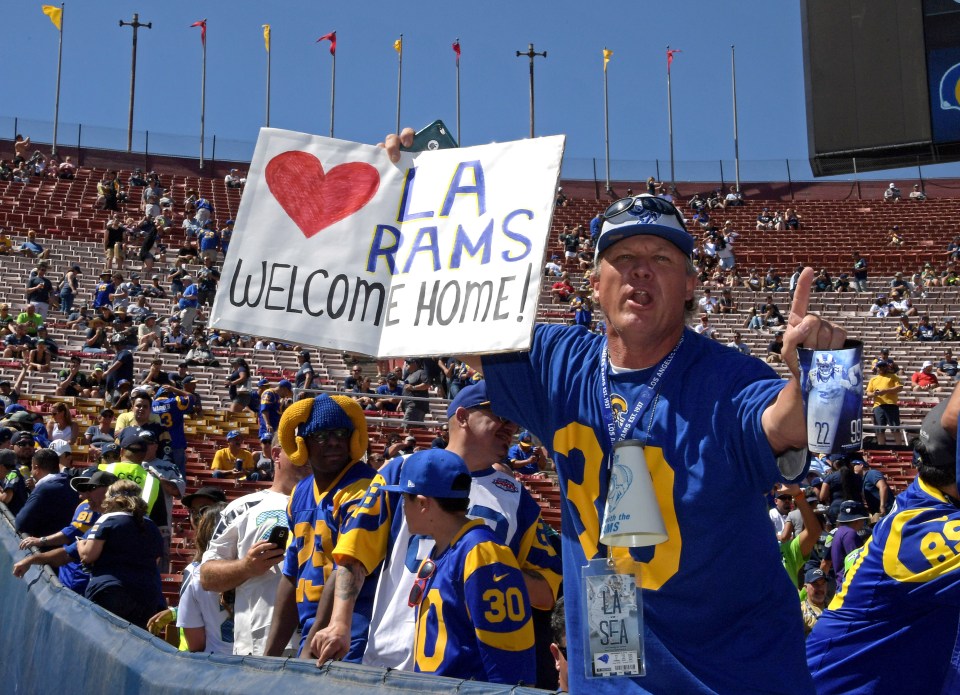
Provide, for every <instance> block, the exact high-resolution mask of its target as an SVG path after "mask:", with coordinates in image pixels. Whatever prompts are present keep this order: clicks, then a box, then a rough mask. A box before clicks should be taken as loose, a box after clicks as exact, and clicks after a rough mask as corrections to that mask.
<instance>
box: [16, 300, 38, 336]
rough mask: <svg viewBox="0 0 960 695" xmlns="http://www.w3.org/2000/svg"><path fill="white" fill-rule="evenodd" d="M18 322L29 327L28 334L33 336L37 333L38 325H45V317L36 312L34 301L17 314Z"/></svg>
mask: <svg viewBox="0 0 960 695" xmlns="http://www.w3.org/2000/svg"><path fill="white" fill-rule="evenodd" d="M17 323H18V324H22V325H23V326H24V327H25V328H26V329H27V335H28V336H30V337H31V338H33V337H36V335H37V327H38V326H42V325H43V317H42V316H41V315H40V314H38V313H37V312H36V310H35V307H34V305H33V304H32V303H28V304H27V305H26V306H25V307H24V309H23V311H22V312H20V314H19V315H18V316H17Z"/></svg>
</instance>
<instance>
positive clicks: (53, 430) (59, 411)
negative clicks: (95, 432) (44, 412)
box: [46, 403, 80, 444]
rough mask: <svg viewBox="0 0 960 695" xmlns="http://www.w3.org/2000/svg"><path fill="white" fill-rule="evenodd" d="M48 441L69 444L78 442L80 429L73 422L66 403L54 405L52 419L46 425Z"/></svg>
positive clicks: (51, 412) (51, 413)
mask: <svg viewBox="0 0 960 695" xmlns="http://www.w3.org/2000/svg"><path fill="white" fill-rule="evenodd" d="M46 430H47V439H49V440H50V441H53V440H54V439H63V440H64V441H66V442H67V443H69V444H73V443H74V442H76V441H77V437H78V436H79V434H80V427H79V425H77V423H75V422H74V421H73V416H72V415H71V413H70V408H68V407H67V404H66V403H54V404H53V408H52V409H51V411H50V419H49V420H47V424H46Z"/></svg>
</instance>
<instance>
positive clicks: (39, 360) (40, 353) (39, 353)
mask: <svg viewBox="0 0 960 695" xmlns="http://www.w3.org/2000/svg"><path fill="white" fill-rule="evenodd" d="M52 360H53V353H52V352H50V349H49V348H48V347H47V341H46V340H38V341H37V346H36V347H35V348H33V350H31V351H30V354H29V355H28V357H27V369H28V370H29V371H32V372H49V371H50V362H51V361H52Z"/></svg>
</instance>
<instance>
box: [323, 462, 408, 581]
mask: <svg viewBox="0 0 960 695" xmlns="http://www.w3.org/2000/svg"><path fill="white" fill-rule="evenodd" d="M385 484H386V481H385V480H384V479H383V476H382V475H381V474H380V473H377V475H376V476H374V478H373V481H372V482H371V484H370V487H369V488H367V491H366V493H365V494H364V496H363V499H362V500H360V501H359V502H358V503H357V504H356V505H354V507H353V509H352V511H351V513H350V515H349V517H348V518H347V520H346V522H345V523H344V524H343V528H342V530H341V532H340V538H339V539H338V540H337V546H336V548H335V549H334V551H333V559H334V562H336V563H337V564H338V565H339V564H341V563H342V562H343V561H344V560H345V559H348V558H352V559H354V560H356V561H357V562H359V563H360V564H362V565H363V567H364V569H366V571H367V574H370V573H371V572H373V571H374V570H375V569H376V568H377V566H378V565H379V564H380V563H381V562H383V560H384V558H386V556H387V550H388V548H389V544H390V527H391V523H392V521H393V515H394V513H395V512H396V511H397V507H398V505H399V498H400V495H398V494H395V493H388V492H385V491H383V490H381V489H380V488H381V487H382V486H383V485H385Z"/></svg>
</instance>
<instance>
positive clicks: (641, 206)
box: [597, 193, 693, 258]
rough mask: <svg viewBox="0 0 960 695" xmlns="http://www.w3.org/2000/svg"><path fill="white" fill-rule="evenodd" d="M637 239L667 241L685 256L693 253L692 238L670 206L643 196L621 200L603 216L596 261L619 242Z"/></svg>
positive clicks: (681, 217)
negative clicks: (640, 237)
mask: <svg viewBox="0 0 960 695" xmlns="http://www.w3.org/2000/svg"><path fill="white" fill-rule="evenodd" d="M638 235H651V236H658V237H660V238H661V239H666V240H667V241H669V242H670V243H671V244H673V245H674V246H676V247H677V248H678V249H680V250H681V251H682V252H683V254H684V255H685V256H689V255H690V254H691V253H693V237H692V236H690V233H689V232H688V231H687V227H686V225H684V223H683V216H682V215H681V214H680V212H679V211H678V210H677V208H676V207H674V205H673V203H671V202H670V201H668V200H665V199H663V198H658V197H657V196H653V195H649V194H647V193H643V194H641V195H635V196H630V197H628V198H621V199H620V200H618V201H616V202H615V203H613V204H612V205H610V207H608V208H607V209H606V211H605V212H604V213H603V226H602V227H601V229H600V236H599V237H598V238H597V258H600V254H602V253H603V252H604V251H606V250H607V249H608V248H609V247H610V246H612V245H613V244H615V243H617V242H618V241H622V240H623V239H626V238H627V237H631V236H638Z"/></svg>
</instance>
